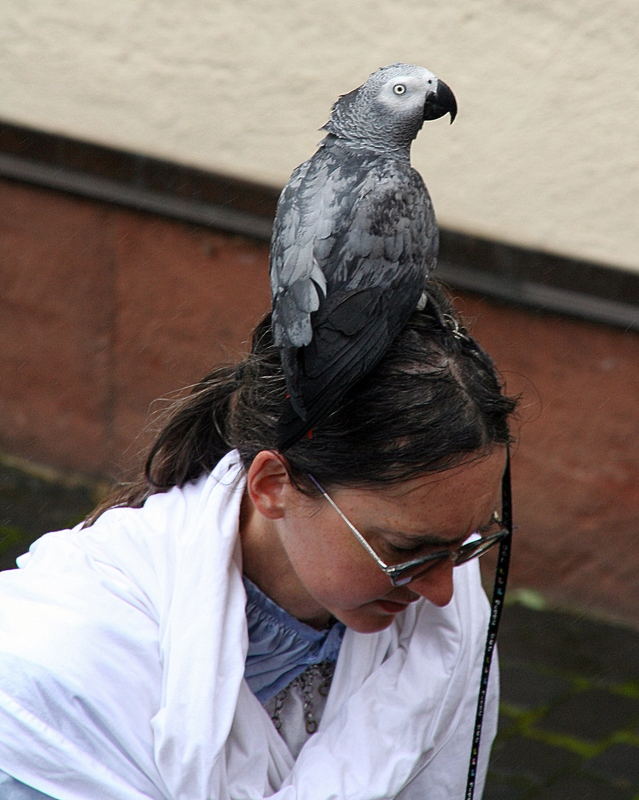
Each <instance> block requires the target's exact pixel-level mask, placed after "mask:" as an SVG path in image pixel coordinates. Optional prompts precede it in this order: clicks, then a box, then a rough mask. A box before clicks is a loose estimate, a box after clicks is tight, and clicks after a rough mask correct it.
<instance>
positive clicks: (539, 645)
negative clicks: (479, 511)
mask: <svg viewBox="0 0 639 800" xmlns="http://www.w3.org/2000/svg"><path fill="white" fill-rule="evenodd" d="M95 501H96V491H95V489H94V488H93V487H91V486H86V485H83V484H81V483H77V482H76V483H71V484H69V483H68V482H67V483H66V484H63V483H60V482H57V481H55V480H52V478H51V476H46V475H45V476H37V475H34V474H33V473H29V472H25V471H23V470H21V469H19V468H17V467H15V466H7V465H4V466H2V465H1V464H0V569H3V568H4V569H6V568H10V567H12V566H14V565H15V557H16V556H17V555H18V554H19V553H21V552H24V551H25V550H26V549H27V548H28V546H29V542H30V541H31V540H32V539H34V538H36V537H37V536H39V535H40V534H41V533H43V532H45V531H48V530H55V529H58V528H64V527H68V526H69V525H72V524H75V523H76V522H77V521H78V520H80V519H82V517H83V516H84V514H86V513H87V511H89V510H90V509H91V508H92V506H93V505H94V503H95ZM514 557H515V558H516V557H517V556H516V552H515V556H514ZM499 651H500V659H501V673H502V708H501V721H500V729H499V734H498V737H497V740H496V742H495V746H494V749H493V756H492V759H491V769H490V774H489V780H488V783H487V786H486V791H485V792H484V800H639V632H635V631H632V630H630V629H628V628H624V627H618V626H614V625H609V624H605V623H603V622H600V621H597V620H594V619H590V618H588V617H586V616H576V615H574V614H567V613H562V612H558V611H549V610H545V611H536V610H533V609H531V608H528V607H526V606H524V605H520V604H517V603H515V604H510V605H507V606H506V608H505V609H504V612H503V617H502V627H501V632H500V636H499ZM451 800H452V798H451ZM477 800H479V798H477Z"/></svg>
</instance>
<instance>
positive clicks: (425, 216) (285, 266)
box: [271, 136, 438, 347]
mask: <svg viewBox="0 0 639 800" xmlns="http://www.w3.org/2000/svg"><path fill="white" fill-rule="evenodd" d="M437 247H438V234H437V225H436V222H435V215H434V212H433V208H432V204H431V201H430V197H429V195H428V192H427V190H426V186H425V185H424V181H423V180H422V178H421V176H420V175H419V173H418V172H417V171H416V170H414V169H413V168H412V167H411V166H410V163H409V162H408V160H406V159H404V158H398V157H395V156H393V155H388V154H383V153H377V152H374V151H370V150H364V149H353V148H350V147H348V146H347V145H344V144H342V143H341V142H339V141H338V140H336V139H335V138H334V137H332V136H329V137H327V138H326V140H325V141H324V143H323V144H322V146H321V147H320V149H319V150H318V151H317V152H316V153H315V155H314V156H312V157H311V158H310V159H309V160H308V161H305V162H304V163H303V164H301V165H300V166H299V167H298V168H297V169H296V170H295V171H294V172H293V174H292V176H291V179H290V180H289V182H288V184H287V186H286V187H285V188H284V190H283V192H282V194H281V195H280V199H279V202H278V207H277V214H276V218H275V224H274V228H273V237H272V244H271V288H272V292H273V306H274V321H273V323H274V334H275V341H276V344H278V345H280V346H292V347H301V346H304V345H307V344H309V342H310V341H311V338H312V326H311V318H310V315H311V313H312V312H315V311H317V310H318V309H319V307H320V305H321V303H322V301H323V298H324V297H326V296H327V295H333V294H334V293H335V292H336V291H341V290H350V289H355V288H364V287H371V286H377V287H381V288H384V289H389V290H391V289H394V288H395V287H397V286H398V285H400V284H401V285H402V286H403V291H404V292H406V293H407V295H409V296H406V302H407V303H409V304H410V303H412V305H413V307H414V306H415V305H416V303H417V301H418V299H419V297H420V295H421V292H422V289H423V285H424V281H425V280H426V278H427V276H428V273H429V272H430V270H431V269H432V268H433V267H434V266H435V262H436V258H437ZM402 305H403V304H402Z"/></svg>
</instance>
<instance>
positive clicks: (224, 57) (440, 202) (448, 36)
mask: <svg viewBox="0 0 639 800" xmlns="http://www.w3.org/2000/svg"><path fill="white" fill-rule="evenodd" d="M638 30H639V3H637V2H636V0H606V2H603V0H601V1H600V2H596V0H556V1H553V2H552V3H548V2H541V0H538V2H532V1H531V0H518V1H517V2H515V1H514V0H510V1H509V2H507V0H458V2H451V0H438V2H431V3H425V2H423V0H403V2H398V1H397V0H385V2H349V3H346V2H344V0H324V1H323V2H317V0H313V2H291V0H271V1H270V2H268V1H265V0H208V1H207V2H204V0H182V1H180V0H154V2H144V0H109V2H108V3H105V2H104V0H21V1H20V2H18V0H9V2H5V3H3V4H2V8H0V118H4V119H6V120H10V121H14V122H19V123H22V124H27V125H33V126H36V127H39V128H43V129H45V130H50V131H54V132H59V133H64V134H68V135H71V136H75V137H80V138H83V139H88V140H93V141H96V142H100V143H104V144H108V145H113V146H118V147H124V148H127V149H132V150H136V151H140V152H143V153H147V154H151V155H157V156H160V157H164V158H168V159H172V160H176V161H181V162H184V163H189V164H194V165H198V166H202V167H205V168H208V169H212V170H215V171H220V172H224V173H231V174H234V175H239V176H243V177H248V178H252V179H255V180H259V181H264V182H267V183H271V184H274V185H281V184H283V183H284V182H285V181H286V179H287V177H288V175H289V173H290V171H291V170H292V168H293V167H294V166H295V165H296V164H297V163H298V162H300V161H302V160H303V159H304V158H306V157H307V156H308V155H310V153H311V152H312V151H313V149H314V147H315V144H316V142H317V141H318V140H319V138H320V136H321V134H320V133H319V132H318V130H317V129H318V128H319V127H320V126H321V125H322V124H323V123H324V121H325V120H326V117H327V113H328V109H329V108H330V105H331V103H332V101H333V100H334V98H335V97H336V96H337V94H339V93H342V92H344V91H348V90H349V89H351V88H353V87H354V86H355V85H357V84H358V83H360V82H361V81H362V80H364V79H365V78H366V76H367V74H368V73H369V72H371V71H372V70H374V69H375V68H376V67H378V66H380V65H382V64H385V63H390V62H392V61H397V60H402V61H414V62H416V63H421V64H424V65H425V66H428V67H429V68H431V69H432V70H433V71H435V72H437V73H438V74H440V75H441V77H443V78H444V79H445V80H446V81H447V82H448V83H449V84H450V85H451V86H452V88H453V89H454V91H455V93H456V95H457V98H458V101H459V105H460V114H459V117H458V120H457V122H456V123H455V125H453V126H452V128H451V127H449V126H448V125H446V123H445V122H444V121H439V122H436V123H432V124H430V125H428V126H427V127H426V128H425V129H424V131H423V132H422V134H421V135H420V138H419V139H418V141H417V144H416V146H415V149H414V163H415V164H416V166H417V167H418V168H419V169H420V171H421V172H422V174H423V175H424V177H425V179H426V181H427V183H428V185H429V187H430V189H431V193H432V194H433V197H434V201H435V205H436V209H437V211H438V215H439V218H440V220H441V222H442V223H443V224H445V225H447V226H448V227H452V228H455V229H458V230H461V231H465V232H470V233H474V234H479V235H482V236H486V237H489V238H495V239H498V240H502V241H506V242H511V243H516V244H521V245H523V246H528V247H532V248H535V249H546V250H549V251H552V252H557V253H561V254H566V255H571V256H576V257H579V258H584V259H589V260H595V261H600V262H602V263H606V264H610V265H617V266H622V267H626V268H629V269H634V270H639V256H638V253H639V233H638V228H639V226H637V224H636V223H637V208H638V207H639V174H638V173H639V167H638V148H637V135H638V128H639V91H638V87H639V80H638V78H637V76H638V75H639V48H637V46H636V40H637V31H638Z"/></svg>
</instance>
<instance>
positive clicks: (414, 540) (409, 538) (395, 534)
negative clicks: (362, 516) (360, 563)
mask: <svg viewBox="0 0 639 800" xmlns="http://www.w3.org/2000/svg"><path fill="white" fill-rule="evenodd" d="M370 531H371V533H376V534H381V535H383V536H390V537H392V538H393V539H401V540H402V544H407V545H410V546H411V547H450V546H451V544H458V543H461V542H463V541H465V540H466V539H467V538H468V534H464V535H463V536H456V537H455V538H454V539H446V538H444V537H443V536H437V535H436V534H431V533H423V534H416V533H405V532H404V531H397V530H389V529H387V528H376V527H373V528H371V529H370Z"/></svg>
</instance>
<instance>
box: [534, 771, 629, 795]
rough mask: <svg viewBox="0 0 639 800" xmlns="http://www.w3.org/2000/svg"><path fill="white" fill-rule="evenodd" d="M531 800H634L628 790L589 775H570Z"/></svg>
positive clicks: (541, 791)
mask: <svg viewBox="0 0 639 800" xmlns="http://www.w3.org/2000/svg"><path fill="white" fill-rule="evenodd" d="M527 800H528V798H527ZM530 800H634V798H633V794H632V792H631V791H629V790H627V789H622V788H620V787H618V786H613V785H611V784H609V783H606V782H604V781H600V780H598V779H597V778H591V777H589V776H588V775H568V776H565V777H563V778H560V779H559V780H557V781H555V782H554V783H553V784H552V785H551V786H549V787H547V788H544V789H543V790H540V792H539V793H538V794H534V795H531V797H530Z"/></svg>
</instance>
